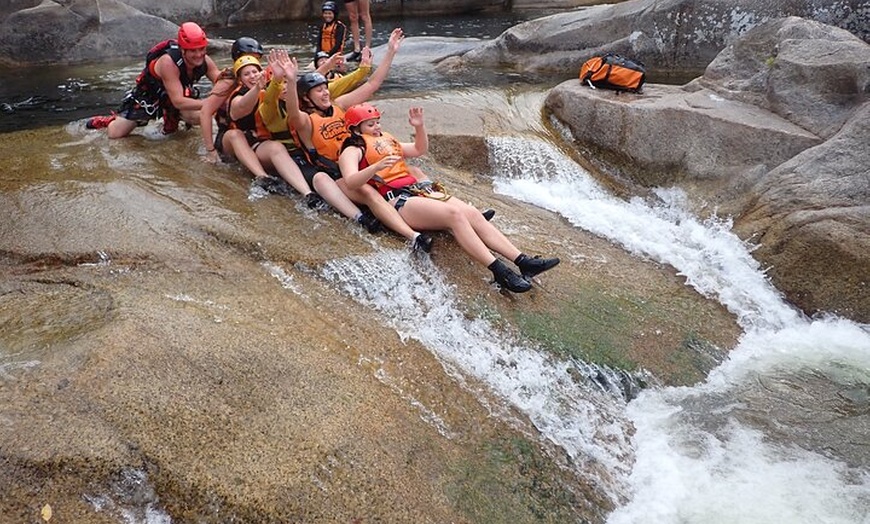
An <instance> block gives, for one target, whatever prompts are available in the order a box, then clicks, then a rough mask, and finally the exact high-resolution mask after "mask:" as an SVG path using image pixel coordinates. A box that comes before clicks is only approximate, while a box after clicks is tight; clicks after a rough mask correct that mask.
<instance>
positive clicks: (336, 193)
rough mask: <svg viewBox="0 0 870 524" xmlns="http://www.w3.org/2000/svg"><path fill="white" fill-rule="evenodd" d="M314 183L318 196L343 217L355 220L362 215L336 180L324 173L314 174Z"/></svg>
mask: <svg viewBox="0 0 870 524" xmlns="http://www.w3.org/2000/svg"><path fill="white" fill-rule="evenodd" d="M313 183H314V190H315V191H317V194H318V195H320V196H322V197H323V199H324V200H326V203H327V204H329V205H330V206H332V207H334V208H335V209H336V210H337V211H338V212H339V213H341V214H342V215H344V216H346V217H347V218H349V219H351V220H354V219H356V217H357V216H358V215H359V214H360V210H359V208H358V207H356V205H355V204H354V203H353V202H351V201H350V199H349V198H348V197H347V195H345V194H344V192H343V191H342V190H341V188H340V187H338V184H336V183H335V180H333V179H332V178H330V176H329V175H327V174H326V173H324V172H323V171H321V172H319V173H315V174H314V179H313Z"/></svg>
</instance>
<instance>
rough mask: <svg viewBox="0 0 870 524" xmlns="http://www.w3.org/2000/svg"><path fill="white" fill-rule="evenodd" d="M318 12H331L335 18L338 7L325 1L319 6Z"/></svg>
mask: <svg viewBox="0 0 870 524" xmlns="http://www.w3.org/2000/svg"><path fill="white" fill-rule="evenodd" d="M320 11H321V12H322V11H332V13H333V14H334V15H335V16H338V6H337V5H335V2H333V1H332V0H327V1H326V2H323V5H322V6H320Z"/></svg>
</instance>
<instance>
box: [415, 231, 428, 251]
mask: <svg viewBox="0 0 870 524" xmlns="http://www.w3.org/2000/svg"><path fill="white" fill-rule="evenodd" d="M413 249H414V251H417V250H420V251H423V252H425V253H428V252H430V251H432V237H430V236H429V235H427V234H426V233H420V234H419V235H417V237H416V238H415V239H414V248H413Z"/></svg>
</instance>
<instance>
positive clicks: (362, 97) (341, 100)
mask: <svg viewBox="0 0 870 524" xmlns="http://www.w3.org/2000/svg"><path fill="white" fill-rule="evenodd" d="M404 40H405V34H404V33H402V29H401V28H399V27H397V28H395V29H393V32H392V33H390V41H389V43H388V44H387V52H386V54H385V55H384V59H383V61H381V63H380V64H379V65H378V67H377V68H376V69H375V72H374V74H373V75H372V76H371V77H370V78H369V79H368V81H367V82H366V83H365V84H363V85H361V86H359V87H358V88H356V89H354V90H353V91H351V92H350V93H347V94H345V95H342V96H340V97H338V98H337V99H336V100H335V104H336V105H337V106H339V107H341V108H342V109H347V108H348V107H350V106H354V105H357V104H361V103H363V102H365V101H366V100H368V99H370V98H371V97H372V96H373V95H374V94H375V92H376V91H377V90H378V89H379V88H380V87H381V84H382V83H383V82H384V79H386V78H387V75H388V74H389V73H390V64H392V63H393V58H394V57H395V56H396V53H397V52H398V51H399V46H401V45H402V41H404ZM366 52H368V53H371V50H370V49H368V50H367V48H366V49H363V54H365V53H366Z"/></svg>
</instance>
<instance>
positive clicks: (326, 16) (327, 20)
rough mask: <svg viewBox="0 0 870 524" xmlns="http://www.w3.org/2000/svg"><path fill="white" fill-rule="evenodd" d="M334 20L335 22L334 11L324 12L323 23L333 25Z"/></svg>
mask: <svg viewBox="0 0 870 524" xmlns="http://www.w3.org/2000/svg"><path fill="white" fill-rule="evenodd" d="M333 20H335V13H333V12H332V11H323V21H324V22H325V23H327V24H331V23H332V21H333Z"/></svg>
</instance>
